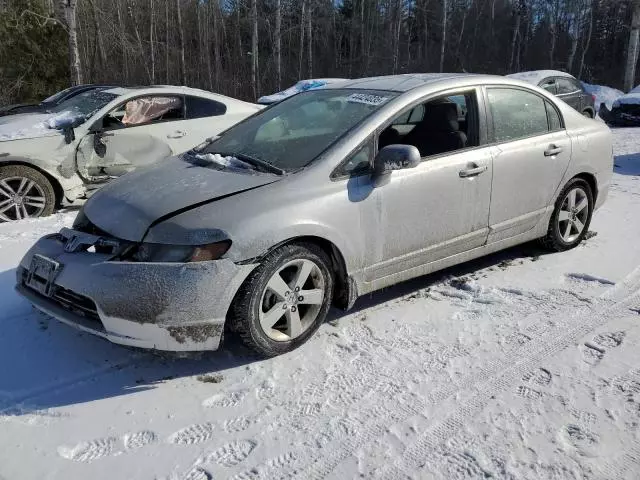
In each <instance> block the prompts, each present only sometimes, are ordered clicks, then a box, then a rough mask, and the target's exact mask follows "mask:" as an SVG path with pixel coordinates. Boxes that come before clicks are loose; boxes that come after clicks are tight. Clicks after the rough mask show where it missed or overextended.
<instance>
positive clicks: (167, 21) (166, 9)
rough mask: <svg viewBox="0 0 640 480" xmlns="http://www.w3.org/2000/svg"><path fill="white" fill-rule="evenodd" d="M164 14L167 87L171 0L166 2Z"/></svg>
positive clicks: (167, 77)
mask: <svg viewBox="0 0 640 480" xmlns="http://www.w3.org/2000/svg"><path fill="white" fill-rule="evenodd" d="M164 7H165V9H164V14H165V25H164V28H165V35H164V41H165V44H164V55H165V59H164V66H165V68H166V71H165V72H164V73H165V78H166V83H167V85H169V83H170V82H169V78H170V77H169V0H165V4H164Z"/></svg>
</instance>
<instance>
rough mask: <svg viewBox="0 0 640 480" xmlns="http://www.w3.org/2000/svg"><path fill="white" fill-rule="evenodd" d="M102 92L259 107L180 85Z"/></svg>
mask: <svg viewBox="0 0 640 480" xmlns="http://www.w3.org/2000/svg"><path fill="white" fill-rule="evenodd" d="M103 91H104V92H107V93H111V94H114V95H118V96H123V95H147V94H149V95H153V94H157V95H162V94H184V95H196V96H199V97H206V98H210V99H212V100H217V101H220V102H225V103H226V104H228V105H229V104H237V105H245V106H246V105H251V106H254V107H259V105H256V104H252V103H249V102H245V101H242V100H239V99H237V98H233V97H228V96H226V95H222V94H220V93H214V92H210V91H208V90H202V89H199V88H191V87H185V86H180V85H145V86H142V85H141V86H134V87H116V88H110V89H107V90H103Z"/></svg>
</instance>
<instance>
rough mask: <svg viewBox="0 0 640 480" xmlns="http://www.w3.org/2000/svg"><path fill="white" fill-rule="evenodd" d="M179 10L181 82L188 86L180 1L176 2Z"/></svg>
mask: <svg viewBox="0 0 640 480" xmlns="http://www.w3.org/2000/svg"><path fill="white" fill-rule="evenodd" d="M176 8H177V10H178V33H179V35H180V81H181V82H182V85H186V84H187V66H186V63H185V61H184V29H183V28H182V12H181V11H180V0H176Z"/></svg>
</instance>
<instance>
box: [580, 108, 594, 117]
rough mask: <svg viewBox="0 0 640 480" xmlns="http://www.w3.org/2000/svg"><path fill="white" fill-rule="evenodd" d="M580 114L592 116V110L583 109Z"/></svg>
mask: <svg viewBox="0 0 640 480" xmlns="http://www.w3.org/2000/svg"><path fill="white" fill-rule="evenodd" d="M582 115H584V116H585V117H587V118H593V112H592V111H591V110H589V109H587V110H584V111H583V112H582Z"/></svg>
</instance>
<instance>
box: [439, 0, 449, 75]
mask: <svg viewBox="0 0 640 480" xmlns="http://www.w3.org/2000/svg"><path fill="white" fill-rule="evenodd" d="M448 4H449V2H448V1H447V0H442V41H441V44H440V71H441V72H443V71H444V53H445V45H446V43H447V10H449V5H448Z"/></svg>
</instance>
